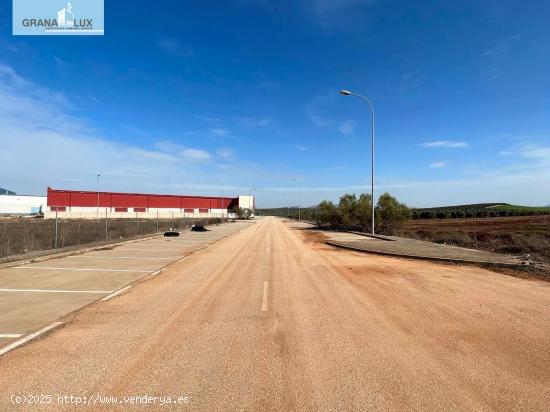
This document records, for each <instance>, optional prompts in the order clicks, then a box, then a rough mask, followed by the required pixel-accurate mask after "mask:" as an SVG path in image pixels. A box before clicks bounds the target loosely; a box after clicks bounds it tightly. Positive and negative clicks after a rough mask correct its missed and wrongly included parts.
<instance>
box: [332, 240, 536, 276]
mask: <svg viewBox="0 0 550 412" xmlns="http://www.w3.org/2000/svg"><path fill="white" fill-rule="evenodd" d="M325 243H326V244H327V245H330V246H334V247H339V248H342V249H349V250H353V251H355V252H363V253H373V254H376V255H382V256H391V257H401V258H407V259H418V260H430V261H434V262H447V263H460V264H467V265H478V266H483V267H489V268H505V269H518V270H524V271H528V270H531V269H534V268H531V267H530V266H529V265H523V264H521V263H501V262H483V261H475V260H465V259H454V258H439V257H435V256H421V255H407V254H402V253H392V252H381V251H378V250H369V249H361V248H358V247H354V246H349V245H343V244H341V243H338V242H333V241H327V242H325Z"/></svg>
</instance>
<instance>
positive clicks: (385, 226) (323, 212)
mask: <svg viewBox="0 0 550 412" xmlns="http://www.w3.org/2000/svg"><path fill="white" fill-rule="evenodd" d="M258 212H259V213H261V214H262V215H264V216H265V215H272V216H287V217H289V218H293V219H297V218H298V215H300V218H301V219H302V220H307V221H310V222H313V223H315V224H317V225H318V226H321V227H328V228H331V229H337V230H343V229H345V230H357V231H370V230H371V226H372V198H371V195H370V194H368V193H363V194H361V195H359V197H357V196H356V195H355V194H345V195H343V196H341V197H340V200H339V202H338V204H335V203H333V202H331V201H328V200H323V201H322V202H321V203H319V205H318V206H317V207H308V208H300V209H299V208H297V207H292V208H276V209H262V210H259V211H258ZM410 218H411V211H410V209H409V208H408V207H407V205H405V204H404V203H400V202H399V201H398V200H397V199H396V198H395V197H393V196H391V195H390V194H389V193H384V194H383V195H382V196H380V197H379V198H378V202H377V203H376V205H375V210H374V225H375V230H376V232H377V233H385V234H391V233H393V230H394V229H395V228H396V227H398V226H400V225H401V224H403V223H404V222H405V221H407V220H408V219H410Z"/></svg>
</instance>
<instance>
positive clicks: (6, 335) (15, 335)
mask: <svg viewBox="0 0 550 412" xmlns="http://www.w3.org/2000/svg"><path fill="white" fill-rule="evenodd" d="M21 336H23V335H22V334H21V333H0V338H20V337H21Z"/></svg>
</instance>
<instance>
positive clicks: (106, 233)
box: [105, 208, 109, 240]
mask: <svg viewBox="0 0 550 412" xmlns="http://www.w3.org/2000/svg"><path fill="white" fill-rule="evenodd" d="M108 219H109V218H108V217H107V208H105V240H109V223H108V222H109V220H108Z"/></svg>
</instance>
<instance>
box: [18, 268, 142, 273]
mask: <svg viewBox="0 0 550 412" xmlns="http://www.w3.org/2000/svg"><path fill="white" fill-rule="evenodd" d="M11 269H40V270H74V271H79V272H137V273H149V272H150V271H149V270H137V269H89V268H57V267H55V268H51V267H49V266H15V267H12V268H11Z"/></svg>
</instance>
